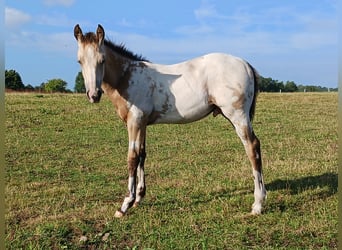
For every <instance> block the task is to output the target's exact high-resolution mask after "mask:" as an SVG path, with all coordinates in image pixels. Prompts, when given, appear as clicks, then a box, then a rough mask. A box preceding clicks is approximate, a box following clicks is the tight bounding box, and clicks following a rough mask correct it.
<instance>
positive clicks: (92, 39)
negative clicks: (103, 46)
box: [81, 32, 98, 43]
mask: <svg viewBox="0 0 342 250" xmlns="http://www.w3.org/2000/svg"><path fill="white" fill-rule="evenodd" d="M81 42H82V43H97V42H98V39H97V36H96V35H95V33H93V32H88V33H85V34H84V35H83V36H82V37H81Z"/></svg>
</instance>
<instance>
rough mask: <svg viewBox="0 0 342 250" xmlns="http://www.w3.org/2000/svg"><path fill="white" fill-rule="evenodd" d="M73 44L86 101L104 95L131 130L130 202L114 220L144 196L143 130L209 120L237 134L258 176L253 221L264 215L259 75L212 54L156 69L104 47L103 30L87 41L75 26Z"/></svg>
mask: <svg viewBox="0 0 342 250" xmlns="http://www.w3.org/2000/svg"><path fill="white" fill-rule="evenodd" d="M74 36H75V38H76V40H77V42H78V53H77V57H78V62H79V63H80V65H81V68H82V74H83V77H84V82H85V87H86V93H87V97H88V99H89V101H90V102H92V103H97V102H99V101H100V99H101V94H102V91H104V92H105V93H106V94H107V95H108V96H109V98H110V100H111V101H112V103H113V105H114V106H115V109H116V112H117V113H118V115H119V117H120V118H121V119H122V120H123V121H124V122H125V124H126V125H127V130H128V138H129V144H128V157H127V162H128V173H129V178H128V192H129V194H128V195H127V197H125V198H124V201H123V203H122V206H121V207H120V209H119V210H117V211H116V213H115V217H122V216H123V215H124V214H125V213H126V212H127V211H128V209H129V208H130V207H132V206H135V205H138V204H139V203H140V202H141V200H142V198H143V197H144V196H145V193H146V185H145V175H144V163H145V158H146V151H145V139H146V138H145V137H146V126H147V125H151V124H158V123H189V122H194V121H197V120H200V119H202V118H204V117H206V116H207V115H209V114H210V113H213V114H214V116H216V115H218V114H221V115H223V116H224V117H225V118H226V119H228V120H229V121H230V122H231V123H232V124H233V126H234V127H235V130H236V133H237V134H238V136H239V137H240V139H241V141H242V143H243V145H244V148H245V151H246V153H247V156H248V158H249V160H250V162H251V164H252V169H253V176H254V199H255V200H254V203H253V206H252V214H260V213H261V211H262V203H263V201H264V199H265V198H266V189H265V186H264V181H263V177H262V163H261V152H260V142H259V140H258V138H257V137H256V135H255V133H254V131H253V128H252V123H251V120H252V118H253V115H254V110H255V102H256V95H257V84H258V77H259V75H258V73H257V72H256V70H255V69H254V68H253V67H252V66H251V65H250V64H249V63H247V62H246V61H244V60H242V59H240V58H237V57H233V56H231V55H226V54H219V53H215V54H208V55H204V56H201V57H198V58H195V59H192V60H189V61H186V62H182V63H179V64H174V65H159V64H153V63H150V62H148V61H147V60H145V59H144V58H142V57H141V56H137V55H135V54H133V53H132V52H130V51H128V50H127V49H126V48H125V47H124V46H122V45H121V46H120V45H115V44H114V43H112V42H110V41H108V40H105V31H104V29H103V28H102V26H101V25H98V28H97V30H96V33H90V32H89V33H86V34H83V33H82V30H81V28H80V26H79V25H78V24H77V25H76V26H75V28H74Z"/></svg>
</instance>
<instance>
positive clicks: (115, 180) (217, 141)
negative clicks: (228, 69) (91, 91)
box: [5, 93, 337, 249]
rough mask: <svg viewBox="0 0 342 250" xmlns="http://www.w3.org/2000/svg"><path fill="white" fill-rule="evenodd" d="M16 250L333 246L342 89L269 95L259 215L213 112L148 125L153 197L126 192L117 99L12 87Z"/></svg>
mask: <svg viewBox="0 0 342 250" xmlns="http://www.w3.org/2000/svg"><path fill="white" fill-rule="evenodd" d="M5 101H6V138H5V145H6V152H5V157H6V175H5V178H6V190H5V195H6V209H7V212H6V247H7V248H8V249H336V248H337V94H336V93H324V94H321V93H317V94H310V93H305V94H304V93H296V94H279V93H278V94H264V93H262V94H260V95H259V98H258V102H257V109H256V115H255V120H254V129H255V132H256V134H257V135H258V137H259V139H260V140H261V146H262V153H263V163H264V178H265V182H266V188H267V189H268V199H267V203H266V205H265V212H264V214H263V215H261V216H250V215H249V213H250V210H251V205H252V203H253V178H252V171H251V166H250V164H249V162H248V159H247V156H246V155H245V152H244V150H243V147H242V144H241V142H240V141H239V139H238V137H237V135H236V134H235V132H234V131H233V128H232V126H231V125H230V124H229V123H228V122H227V121H226V120H225V119H223V117H221V116H218V117H216V118H213V117H212V116H210V117H208V118H206V119H204V120H202V121H200V122H196V123H192V124H187V125H156V126H151V127H149V128H148V131H147V160H146V178H147V195H146V198H145V200H144V201H143V203H142V204H141V206H140V207H138V208H135V209H131V210H130V211H129V213H128V216H126V217H124V218H123V219H115V218H114V213H115V210H116V209H117V208H118V207H119V206H120V205H121V202H122V199H123V197H124V194H125V193H126V192H127V190H126V189H127V178H128V173H127V166H126V150H127V146H128V142H127V132H126V128H125V126H124V124H123V123H122V122H121V121H120V120H119V119H118V118H117V116H116V114H115V112H114V108H113V107H112V104H111V103H110V102H109V100H108V98H107V97H104V98H103V100H102V101H101V103H99V104H98V105H95V104H93V105H92V104H89V103H88V102H87V100H86V98H85V97H84V96H83V95H72V94H65V95H62V94H60V95H59V94H55V95H48V94H44V95H38V94H6V97H5Z"/></svg>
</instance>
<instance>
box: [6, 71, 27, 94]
mask: <svg viewBox="0 0 342 250" xmlns="http://www.w3.org/2000/svg"><path fill="white" fill-rule="evenodd" d="M5 87H6V88H7V89H13V90H22V89H24V88H25V86H24V84H23V82H22V80H21V77H20V75H19V73H18V72H16V71H15V70H13V69H11V70H5Z"/></svg>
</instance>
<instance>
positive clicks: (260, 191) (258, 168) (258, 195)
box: [221, 109, 266, 214]
mask: <svg viewBox="0 0 342 250" xmlns="http://www.w3.org/2000/svg"><path fill="white" fill-rule="evenodd" d="M221 110H222V114H223V115H224V116H225V117H226V118H227V119H229V120H230V122H231V123H232V124H233V126H234V127H235V131H236V133H237V134H238V136H239V138H240V140H241V141H242V144H243V146H244V148H245V151H246V154H247V156H248V159H249V161H250V162H251V165H252V170H253V176H254V203H253V205H252V214H261V211H262V204H263V202H264V201H265V199H266V188H265V184H264V180H263V175H262V160H261V150H260V141H259V139H258V138H257V136H256V135H255V133H254V131H253V127H252V124H251V122H250V119H249V116H248V115H247V114H245V112H242V111H241V112H239V114H240V115H236V114H238V112H235V116H231V117H229V116H226V114H227V113H226V112H225V111H224V109H221ZM230 118H232V119H230Z"/></svg>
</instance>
